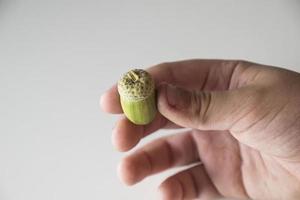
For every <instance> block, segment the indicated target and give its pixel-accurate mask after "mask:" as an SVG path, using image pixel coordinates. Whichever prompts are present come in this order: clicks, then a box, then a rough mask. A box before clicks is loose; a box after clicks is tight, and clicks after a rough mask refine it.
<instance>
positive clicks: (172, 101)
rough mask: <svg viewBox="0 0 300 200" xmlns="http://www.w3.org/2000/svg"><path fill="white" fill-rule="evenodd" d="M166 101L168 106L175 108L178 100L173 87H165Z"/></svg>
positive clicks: (176, 92)
mask: <svg viewBox="0 0 300 200" xmlns="http://www.w3.org/2000/svg"><path fill="white" fill-rule="evenodd" d="M166 96H167V101H168V104H169V105H170V106H173V107H175V106H176V104H177V100H178V98H179V93H178V90H177V88H176V87H175V86H174V85H169V84H168V85H167V87H166Z"/></svg>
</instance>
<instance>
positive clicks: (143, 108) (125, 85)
mask: <svg viewBox="0 0 300 200" xmlns="http://www.w3.org/2000/svg"><path fill="white" fill-rule="evenodd" d="M118 92H119V94H120V101H121V106H122V109H123V112H124V114H125V115H126V117H127V118H128V119H129V120H130V121H131V122H133V123H134V124H138V125H145V124H149V123H150V122H151V121H152V120H153V119H154V117H155V115H156V113H157V109H156V102H155V84H154V80H153V79H152V77H151V75H150V74H149V73H148V72H146V71H145V70H142V69H134V70H131V71H129V72H127V73H126V74H124V75H123V77H122V78H121V79H120V80H119V82H118Z"/></svg>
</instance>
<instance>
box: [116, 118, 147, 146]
mask: <svg viewBox="0 0 300 200" xmlns="http://www.w3.org/2000/svg"><path fill="white" fill-rule="evenodd" d="M142 134H143V127H142V126H137V125H134V124H133V123H131V122H130V121H129V120H128V119H127V118H125V117H123V118H122V119H120V120H119V121H118V122H117V124H116V126H115V128H114V130H113V132H112V144H113V146H114V147H115V148H116V149H117V150H118V151H121V152H125V151H129V150H130V149H132V148H133V147H134V146H136V145H137V144H138V142H139V141H140V139H141V137H142Z"/></svg>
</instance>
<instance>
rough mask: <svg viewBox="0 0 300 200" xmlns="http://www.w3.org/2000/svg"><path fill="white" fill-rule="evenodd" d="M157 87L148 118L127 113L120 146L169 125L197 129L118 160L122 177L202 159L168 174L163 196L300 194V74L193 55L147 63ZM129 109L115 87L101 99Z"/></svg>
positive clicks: (107, 106) (112, 108)
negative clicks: (154, 109) (138, 120)
mask: <svg viewBox="0 0 300 200" xmlns="http://www.w3.org/2000/svg"><path fill="white" fill-rule="evenodd" d="M147 71H148V72H149V73H150V74H151V75H152V76H153V77H154V79H155V82H156V85H157V86H158V89H157V94H158V97H157V99H158V110H159V113H158V114H157V116H156V118H155V120H154V121H153V122H151V123H150V124H148V125H145V126H139V125H134V124H132V123H131V122H130V121H129V120H128V119H126V118H125V117H122V118H121V119H120V120H119V121H118V122H117V125H116V127H115V129H114V131H113V135H112V141H113V144H114V145H115V147H116V148H117V149H118V150H120V151H128V150H130V149H132V148H133V147H134V146H135V145H136V144H137V143H138V142H139V141H140V140H141V139H142V138H144V137H146V136H147V135H149V134H151V133H154V132H155V131H157V130H159V129H163V128H174V129H180V128H182V127H186V128H190V130H189V131H185V132H184V133H177V134H174V135H171V136H166V137H163V138H160V139H157V140H155V141H152V142H151V143H150V144H146V145H145V146H143V147H141V148H140V149H138V150H136V151H134V152H133V153H131V154H130V155H129V156H127V157H125V158H124V159H123V160H122V161H121V164H120V166H119V173H120V176H121V179H122V180H123V182H125V183H126V184H128V185H132V184H135V183H137V182H139V181H141V180H142V179H144V178H146V177H148V176H150V175H153V174H156V173H159V172H162V171H164V170H167V169H170V168H172V167H175V166H184V165H189V164H193V163H194V164H195V165H194V166H193V167H190V168H188V169H186V170H184V171H182V172H179V173H178V174H175V175H173V176H171V177H169V178H168V179H167V180H165V181H164V182H163V183H162V184H161V185H160V187H159V190H160V193H161V195H162V199H164V200H169V199H170V200H177V199H195V198H196V199H215V198H219V197H234V198H240V199H247V198H251V199H300V74H299V73H296V72H292V71H288V70H284V69H280V68H275V67H270V66H265V65H259V64H254V63H250V62H245V61H224V60H188V61H180V62H173V63H164V64H159V65H157V66H154V67H151V68H149V69H148V70H147ZM100 103H101V107H102V109H103V110H104V111H106V112H108V113H122V109H121V106H120V102H119V95H118V93H117V89H116V86H113V87H112V88H111V89H110V90H108V91H107V92H106V93H105V94H103V96H102V98H101V101H100Z"/></svg>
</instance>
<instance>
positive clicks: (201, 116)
mask: <svg viewBox="0 0 300 200" xmlns="http://www.w3.org/2000/svg"><path fill="white" fill-rule="evenodd" d="M211 105H212V93H211V92H202V91H193V92H192V93H191V105H190V109H191V110H190V113H191V117H192V119H191V121H192V122H193V124H198V125H199V126H203V125H205V124H207V123H208V122H209V110H210V107H211ZM197 128H199V127H197Z"/></svg>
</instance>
